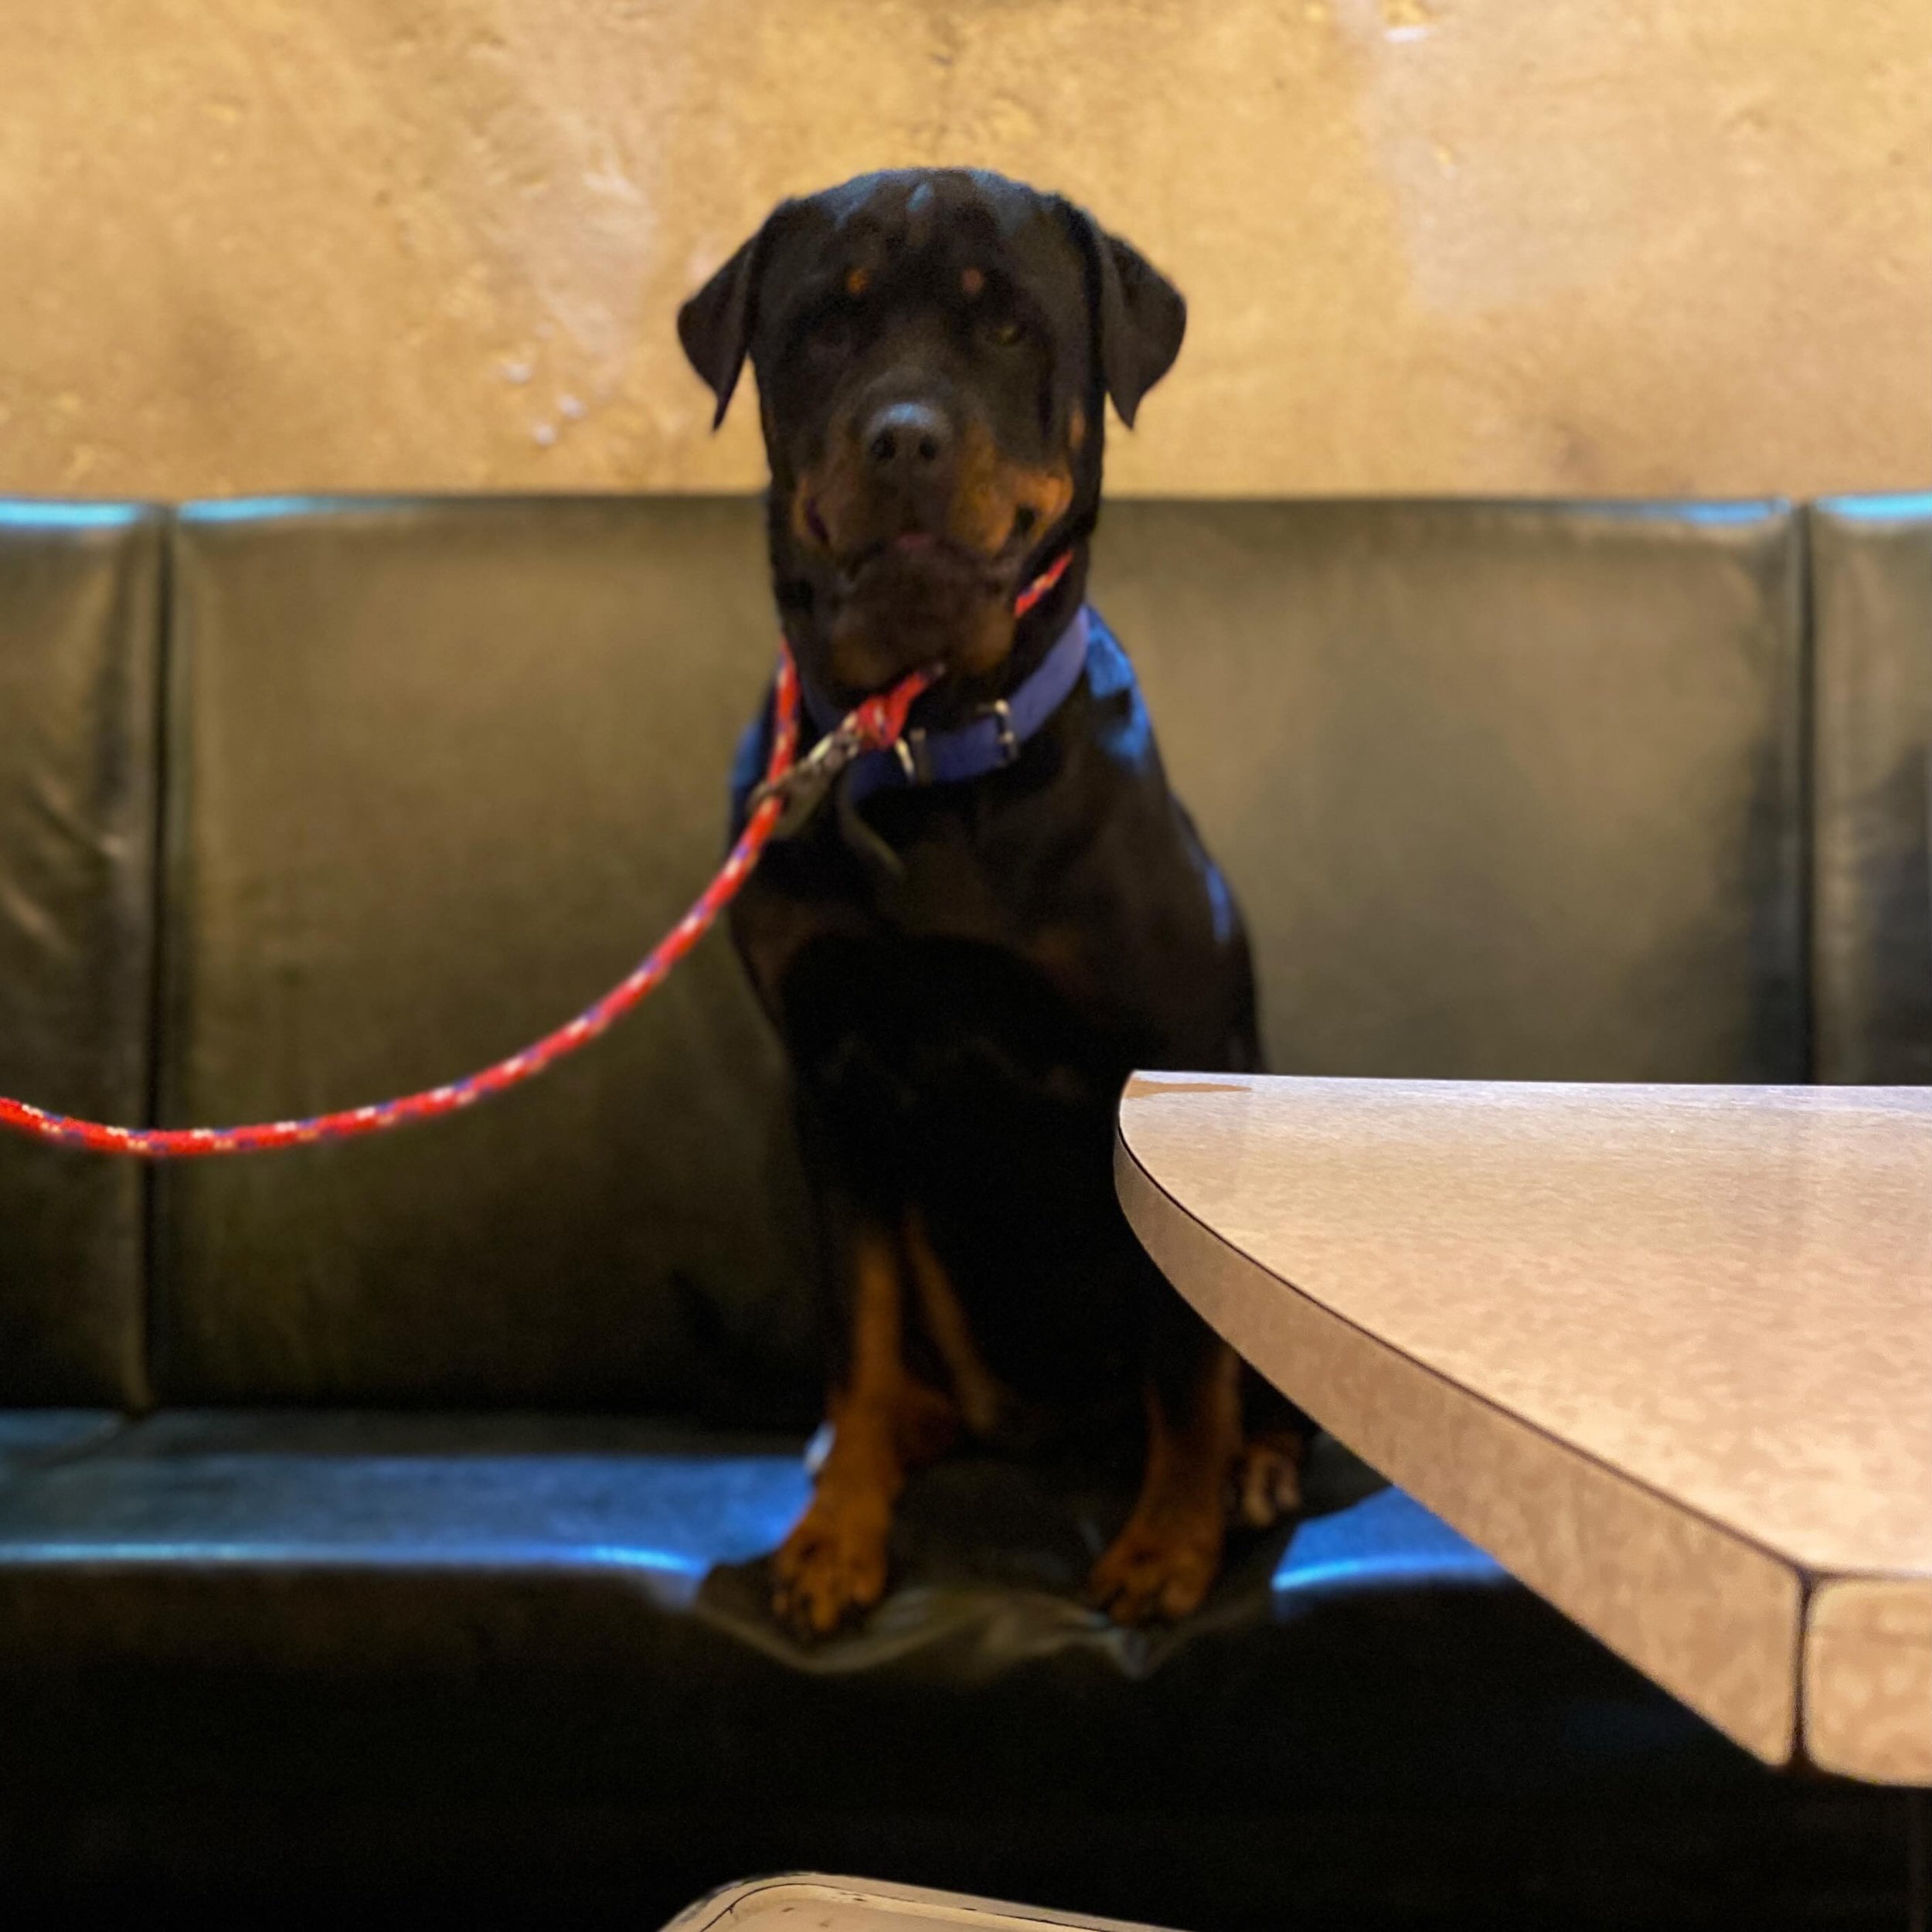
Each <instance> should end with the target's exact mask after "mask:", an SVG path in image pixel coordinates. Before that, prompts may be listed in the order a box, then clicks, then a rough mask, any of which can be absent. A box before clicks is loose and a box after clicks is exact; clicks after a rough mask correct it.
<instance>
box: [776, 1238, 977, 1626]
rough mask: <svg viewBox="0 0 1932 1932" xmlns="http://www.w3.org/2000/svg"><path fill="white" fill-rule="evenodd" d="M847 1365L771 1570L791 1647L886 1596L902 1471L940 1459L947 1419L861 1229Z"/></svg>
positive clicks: (899, 1301) (875, 1241)
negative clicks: (916, 1366) (800, 1505)
mask: <svg viewBox="0 0 1932 1932" xmlns="http://www.w3.org/2000/svg"><path fill="white" fill-rule="evenodd" d="M845 1250H846V1252H845V1257H844V1262H845V1272H846V1274H847V1277H848V1281H847V1289H848V1302H847V1308H848V1320H849V1334H848V1338H847V1342H848V1349H847V1359H846V1361H845V1368H844V1372H843V1374H842V1376H841V1378H840V1380H839V1384H838V1386H837V1387H836V1388H835V1389H834V1391H833V1393H832V1402H831V1405H830V1407H831V1422H832V1447H831V1448H830V1449H829V1450H828V1452H827V1453H826V1455H825V1461H824V1462H823V1463H822V1464H821V1465H820V1467H819V1470H818V1481H817V1484H816V1486H815V1488H814V1491H813V1494H812V1499H811V1503H810V1505H808V1507H807V1509H806V1510H805V1513H804V1515H802V1516H801V1517H800V1519H798V1523H797V1524H796V1526H794V1528H793V1529H792V1532H791V1535H790V1536H787V1538H786V1539H785V1540H784V1544H783V1546H781V1548H780V1549H779V1550H778V1553H777V1556H775V1557H774V1560H773V1568H774V1572H775V1573H776V1576H777V1590H776V1592H775V1594H774V1601H773V1607H774V1610H775V1611H776V1612H777V1615H778V1617H780V1619H781V1621H784V1623H786V1624H789V1625H790V1626H791V1628H793V1629H794V1631H798V1633H799V1634H800V1635H801V1636H808V1637H825V1636H829V1635H830V1634H832V1631H835V1630H836V1629H838V1628H839V1627H840V1625H842V1624H845V1623H847V1622H849V1621H851V1620H852V1618H853V1617H857V1616H859V1614H862V1612H864V1611H867V1610H869V1609H870V1608H871V1607H872V1605H873V1604H876V1603H877V1602H878V1601H879V1598H880V1597H883V1595H884V1594H885V1592H886V1546H887V1543H888V1540H889V1536H890V1534H891V1530H892V1515H893V1505H895V1504H896V1502H898V1500H899V1495H900V1491H901V1490H903V1488H904V1487H905V1484H906V1474H907V1472H908V1471H910V1470H912V1469H914V1468H918V1467H919V1466H920V1464H923V1463H926V1462H930V1461H932V1460H933V1459H934V1458H935V1457H937V1456H939V1455H942V1454H944V1453H945V1451H946V1449H947V1447H949V1446H950V1444H951V1442H952V1440H953V1439H954V1436H955V1435H956V1434H957V1430H958V1421H959V1418H958V1412H957V1409H956V1408H955V1407H954V1405H953V1403H951V1401H950V1400H948V1399H947V1397H946V1396H943V1395H941V1394H940V1393H939V1392H938V1391H937V1389H932V1388H930V1387H928V1386H927V1385H926V1384H925V1383H923V1382H920V1381H919V1380H918V1379H917V1378H916V1377H914V1376H913V1374H912V1373H911V1372H910V1370H909V1369H907V1368H906V1361H905V1347H904V1344H905V1318H906V1307H905V1304H906V1280H905V1275H906V1265H905V1256H904V1253H903V1250H902V1249H901V1247H900V1243H898V1241H897V1240H895V1239H894V1238H893V1236H891V1235H889V1234H888V1233H886V1231H885V1230H883V1229H882V1228H881V1227H880V1226H878V1225H877V1223H874V1222H872V1221H860V1222H859V1223H857V1224H856V1225H855V1226H853V1227H852V1230H850V1232H849V1234H848V1236H847V1238H846V1240H845Z"/></svg>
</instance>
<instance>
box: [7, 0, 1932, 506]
mask: <svg viewBox="0 0 1932 1932" xmlns="http://www.w3.org/2000/svg"><path fill="white" fill-rule="evenodd" d="M922 162H978V163H983V164H986V165H992V166H995V167H998V168H1002V169H1005V171H1007V172H1011V173H1014V174H1017V175H1021V176H1022V177H1025V178H1027V179H1032V180H1036V181H1038V182H1043V183H1046V184H1050V185H1056V186H1059V187H1061V188H1063V189H1066V191H1068V192H1070V193H1072V194H1073V195H1074V196H1076V197H1077V198H1079V199H1083V200H1084V201H1086V202H1087V203H1088V204H1089V205H1090V206H1092V207H1093V208H1094V209H1095V211H1096V212H1097V213H1098V214H1099V215H1100V216H1101V218H1102V219H1104V221H1105V222H1106V223H1108V224H1109V225H1110V226H1114V227H1117V229H1119V230H1121V232H1122V233H1125V234H1127V235H1128V236H1131V237H1132V238H1133V239H1134V240H1135V241H1136V242H1137V243H1139V244H1140V245H1141V247H1143V248H1145V250H1147V252H1148V253H1150V254H1151V256H1152V257H1154V259H1155V260H1157V261H1158V262H1159V263H1160V264H1162V265H1163V266H1164V267H1166V268H1168V270H1169V271H1170V272H1171V273H1172V274H1173V275H1174V276H1175V279H1176V280H1177V281H1179V282H1180V283H1181V284H1182V287H1184V288H1185V291H1187V294H1188V295H1189V298H1190V301H1191V304H1192V317H1193V321H1192V333H1191V335H1190V337H1189V343H1188V346H1187V348H1186V349H1185V352H1184V353H1183V355H1182V361H1181V363H1180V365H1179V368H1178V369H1176V371H1175V374H1174V376H1172V378H1170V379H1169V382H1168V385H1167V386H1166V387H1165V389H1163V390H1162V392H1160V393H1158V394H1157V395H1156V396H1155V398H1154V399H1153V400H1152V401H1151V403H1150V404H1149V406H1148V409H1147V411H1146V413H1145V415H1144V417H1143V418H1142V423H1143V427H1142V430H1141V434H1139V435H1138V436H1137V437H1122V438H1121V439H1120V440H1119V442H1118V443H1117V444H1116V445H1115V454H1114V471H1113V474H1114V481H1115V483H1116V485H1117V488H1121V489H1122V490H1137V491H1143V492H1205V493H1216V494H1220V493H1248V492H1255V493H1267V494H1274V493H1279V492H1532V493H1545V492H1591V493H1644V494H1648V493H1678V492H1698V493H1703V494H1729V493H1736V492H1766V491H1783V492H1791V493H1794V494H1809V493H1814V492H1825V491H1830V490H1838V489H1870V488H1902V487H1923V486H1925V485H1928V484H1932V0H1614V4H1613V3H1612V0H975V3H972V4H967V3H964V0H954V3H953V4H946V3H945V0H326V4H318V0H63V3H62V4H60V5H53V6H44V7H43V6H36V5H27V4H24V0H23V3H22V4H16V5H9V6H6V7H5V8H4V9H0V292H3V297H4V299H3V301H0V491H15V492H23V491H24V492H72V493H77V494H81V495H97V494H107V493H114V494H120V493H126V492H132V493H138V494H141V495H150V496H156V497H179V496H185V495H197V494H209V493H225V492H257V491H280V490H285V489H296V488H357V489H383V488H407V489H423V488H461V489H472V488H499V489H526V488H570V489H582V488H627V489H628V488H665V489H710V488H740V487H743V486H746V485H750V484H751V483H753V481H755V480H756V478H757V474H758V469H759V466H758V459H757V447H756V437H755V412H754V411H753V410H750V409H748V408H747V407H745V406H743V405H742V404H741V405H740V406H739V407H738V408H737V409H736V410H735V411H734V412H733V420H732V421H731V422H730V423H729V424H728V425H727V427H726V430H725V431H724V432H723V434H721V435H720V436H719V437H717V438H716V440H713V438H712V437H709V435H707V434H706V398H705V396H704V393H703V392H702V389H701V388H700V386H699V384H698V383H697V381H696V378H695V377H694V376H692V374H691V372H689V369H687V368H686V367H685V364H684V362H683V361H682V358H681V356H680V355H679V353H678V351H677V348H676V345H675V336H674V335H673V331H672V316H673V313H674V311H675V307H676V304H677V303H678V301H679V299H680V298H682V295H683V294H685V293H686V292H687V291H689V288H690V287H692V286H693V285H695V284H696V282H697V281H698V280H699V278H700V277H702V275H703V274H706V272H708V271H709V269H710V268H711V267H713V266H714V265H715V264H716V263H717V262H718V261H719V260H721V259H722V258H723V256H724V255H725V254H726V253H727V252H728V251H729V250H730V248H731V247H733V245H735V243H736V242H737V241H738V240H740V238H741V237H742V236H743V235H744V234H746V233H748V232H749V231H750V229H751V228H752V227H753V226H754V225H755V224H756V223H757V220H758V219H760V216H762V215H763V213H764V211H765V209H767V207H768V206H769V205H770V203H771V202H773V201H774V200H775V199H777V197H778V196H781V195H782V194H784V193H786V192H794V191H798V190H803V189H809V188H811V187H815V186H818V185H822V184H824V183H825V182H829V181H832V180H834V179H839V178H842V177H843V176H845V175H848V174H851V173H855V172H859V170H861V169H863V168H869V167H875V166H881V165H903V164H907V163H922Z"/></svg>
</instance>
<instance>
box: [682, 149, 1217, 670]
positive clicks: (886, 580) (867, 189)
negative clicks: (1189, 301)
mask: <svg viewBox="0 0 1932 1932" xmlns="http://www.w3.org/2000/svg"><path fill="white" fill-rule="evenodd" d="M1185 325H1186V308H1185V304H1183V302H1182V299H1181V297H1180V295H1179V293H1178V291H1176V290H1175V288H1174V287H1173V286H1172V284H1170V283H1169V282H1168V281H1166V279H1165V277H1162V275H1160V274H1158V273H1157V272H1156V271H1155V270H1154V269H1153V268H1152V267H1150V266H1149V264H1148V263H1147V261H1146V260H1144V259H1143V258H1142V257H1141V256H1140V255H1139V254H1138V253H1136V252H1135V250H1134V249H1132V248H1131V247H1129V246H1128V244H1127V243H1125V242H1124V241H1121V240H1117V238H1116V237H1114V236H1111V235H1108V234H1106V233H1103V232H1102V231H1101V230H1100V228H1099V227H1098V226H1097V225H1096V224H1095V223H1094V220H1093V219H1092V218H1091V217H1090V216H1088V215H1087V214H1086V213H1083V211H1082V210H1080V209H1077V208H1076V207H1074V206H1072V205H1071V204H1070V203H1069V202H1066V201H1064V200H1063V199H1060V197H1058V196H1052V195H1045V194H1041V193H1039V192H1036V190H1034V189H1030V188H1026V187H1023V186H1022V185H1019V183H1017V182H1010V181H1007V180H1005V179H1002V177H1001V176H999V175H992V174H985V173H981V172H977V171H974V172H966V171H964V170H957V169H917V170H909V171H906V172H899V173H892V174H878V175H862V176H860V177H859V179H857V180H855V181H852V182H847V183H846V184H845V185H844V186H843V187H840V188H834V189H827V190H826V191H825V192H823V193H821V194H816V195H812V196H808V197H807V198H806V199H803V200H799V201H787V202H783V203H781V205H780V206H778V207H777V209H775V210H774V212H773V213H772V214H771V216H770V218H769V219H767V221H766V223H765V224H764V226H763V227H762V228H761V229H760V230H759V231H758V233H757V234H756V235H754V236H753V237H752V238H751V240H749V241H747V243H745V244H744V246H743V247H741V248H740V250H738V251H737V253H736V254H735V255H733V257H731V259H730V260H729V261H728V262H726V264H725V265H724V266H723V267H722V268H720V269H719V270H718V272H717V274H716V275H714V276H713V277H712V278H711V280H710V281H709V282H707V283H706V284H705V286H704V287H702V289H700V290H699V291H698V293H697V294H695V295H694V296H692V298H691V299H690V300H689V301H688V302H686V303H685V305H684V307H683V308H682V310H681V311H679V316H678V332H679V337H680V338H681V339H682V342H683V344H684V347H685V353H686V354H687V355H689V357H690V358H691V360H692V363H693V364H694V365H695V366H696V369H697V370H698V372H699V375H701V376H702V377H703V378H704V379H705V380H706V383H709V385H710V386H711V389H712V391H713V394H714V395H715V396H716V398H717V416H716V419H715V420H716V421H717V422H722V421H723V418H724V413H725V410H726V406H727V404H728V403H730V400H731V393H732V391H733V389H734V388H735V387H736V384H737V380H738V376H739V373H740V371H741V370H742V369H743V366H744V361H745V358H746V356H747V355H750V359H751V362H752V366H753V369H754V371H755V372H756V373H757V383H758V393H759V402H760V416H761V418H762V420H763V423H764V437H765V449H766V453H767V456H768V457H769V458H770V464H771V498H770V523H771V546H772V565H773V571H774V579H775V581H776V583H777V593H778V601H779V605H780V608H781V611H782V613H783V615H784V625H785V631H786V634H787V638H789V639H790V641H791V647H792V649H793V651H794V653H795V654H796V655H798V659H799V662H800V663H801V665H802V667H803V668H804V671H805V672H806V674H807V675H808V676H809V677H811V679H813V680H814V682H815V683H817V684H818V685H819V686H820V687H821V689H824V690H825V691H826V692H828V694H830V695H832V696H835V697H836V698H838V699H842V700H849V699H853V698H855V697H856V696H859V694H860V693H862V692H869V691H872V690H876V689H878V688H879V686H881V685H885V684H887V683H889V682H892V681H893V679H896V678H897V677H898V676H900V675H901V674H902V673H903V672H906V671H909V670H912V669H913V668H916V667H917V666H919V665H926V664H930V663H934V662H939V663H943V664H944V665H945V666H946V667H947V669H948V671H949V672H951V673H953V674H954V678H955V679H957V682H958V683H959V685H961V687H962V688H964V689H971V687H972V686H974V685H979V686H981V687H982V688H983V687H985V685H987V684H988V682H991V681H994V680H996V679H998V675H999V674H1000V672H1002V669H1003V668H1004V667H1005V665H1006V663H1007V661H1008V659H1009V657H1010V656H1011V655H1012V653H1013V651H1014V646H1015V635H1016V627H1015V620H1014V616H1013V600H1014V598H1015V596H1016V595H1017V594H1018V593H1019V591H1020V590H1022V589H1023V588H1024V587H1025V586H1026V583H1028V582H1029V581H1030V580H1031V579H1032V577H1033V576H1034V575H1035V574H1036V573H1037V572H1038V571H1039V570H1042V569H1043V568H1044V567H1046V566H1047V565H1048V564H1049V563H1052V562H1053V560H1055V559H1056V557H1057V556H1060V554H1061V553H1063V551H1066V550H1067V549H1070V548H1077V546H1081V545H1083V543H1084V540H1085V539H1086V536H1087V533H1088V532H1089V531H1090V529H1091V528H1092V526H1093V521H1094V515H1095V512H1096V511H1097V507H1098V504H1099V500H1100V460H1101V447H1102V444H1103V441H1104V437H1103V418H1102V407H1103V403H1104V398H1105V397H1107V396H1111V397H1112V398H1113V400H1114V407H1115V408H1116V409H1117V410H1118V411H1119V413H1120V415H1121V420H1123V421H1124V422H1126V423H1129V424H1131V423H1132V422H1133V420H1134V411H1135V410H1136V408H1137V407H1138V405H1139V403H1140V400H1141V397H1142V396H1144V395H1145V393H1146V392H1147V391H1148V389H1150V388H1151V387H1152V386H1153V385H1154V384H1155V383H1157V382H1158V381H1159V380H1160V379H1161V377H1162V376H1163V375H1165V373H1166V372H1167V370H1168V367H1169V366H1171V365H1172V362H1173V360H1174V358H1175V355H1177V354H1178V353H1179V349H1180V346H1181V336H1182V331H1183V329H1184V328H1185ZM1081 561H1083V560H1082V559H1080V558H1077V560H1076V563H1077V565H1078V564H1079V563H1080V562H1081ZM1082 577H1083V573H1082V571H1081V570H1080V569H1079V568H1078V567H1076V568H1075V569H1073V570H1070V572H1069V573H1068V575H1067V577H1066V579H1064V580H1063V581H1062V583H1061V584H1060V587H1059V588H1058V590H1056V592H1055V594H1053V596H1052V597H1049V598H1048V599H1047V600H1045V601H1044V602H1043V604H1042V605H1041V607H1040V609H1039V611H1038V613H1036V618H1035V620H1034V622H1035V624H1036V626H1037V627H1038V628H1041V629H1049V628H1050V629H1057V628H1058V627H1059V625H1060V624H1061V623H1063V622H1064V621H1065V619H1066V616H1067V615H1068V614H1070V611H1071V610H1072V608H1073V604H1074V603H1075V602H1077V600H1078V598H1079V597H1080V594H1081V587H1082Z"/></svg>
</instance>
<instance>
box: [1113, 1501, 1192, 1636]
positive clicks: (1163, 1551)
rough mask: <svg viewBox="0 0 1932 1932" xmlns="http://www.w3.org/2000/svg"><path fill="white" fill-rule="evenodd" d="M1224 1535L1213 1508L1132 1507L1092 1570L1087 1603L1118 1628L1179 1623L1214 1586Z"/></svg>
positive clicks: (1171, 1505) (1172, 1505) (1170, 1505)
mask: <svg viewBox="0 0 1932 1932" xmlns="http://www.w3.org/2000/svg"><path fill="white" fill-rule="evenodd" d="M1223 1534H1224V1530H1223V1522H1222V1518H1221V1514H1220V1511H1219V1509H1218V1507H1217V1508H1216V1509H1213V1510H1206V1509H1198V1508H1193V1509H1190V1508H1185V1507H1182V1506H1180V1505H1175V1504H1169V1505H1166V1506H1165V1507H1162V1506H1159V1505H1155V1507H1152V1508H1143V1509H1136V1510H1135V1511H1134V1514H1133V1515H1131V1517H1130V1518H1129V1519H1128V1524H1127V1527H1126V1528H1125V1529H1123V1530H1122V1531H1121V1533H1120V1534H1119V1536H1116V1537H1115V1538H1114V1542H1113V1543H1112V1545H1111V1547H1110V1548H1109V1549H1107V1551H1106V1552H1105V1553H1104V1554H1103V1555H1102V1556H1101V1558H1100V1561H1099V1562H1098V1563H1096V1564H1095V1565H1094V1573H1093V1574H1092V1576H1090V1577H1089V1578H1088V1579H1087V1601H1088V1602H1089V1603H1090V1604H1092V1605H1093V1606H1094V1608H1095V1609H1096V1610H1104V1611H1106V1612H1107V1615H1108V1616H1110V1617H1112V1618H1113V1620H1114V1622H1115V1623H1117V1624H1151V1623H1159V1622H1164V1623H1179V1621H1180V1620H1181V1619H1182V1617H1189V1616H1192V1614H1193V1613H1194V1612H1195V1611H1197V1610H1198V1609H1199V1608H1200V1607H1201V1600H1202V1598H1203V1597H1206V1595H1207V1594H1208V1590H1209V1587H1211V1586H1212V1584H1213V1581H1214V1578H1215V1575H1216V1572H1217V1571H1218V1570H1219V1569H1220V1567H1221V1547H1222V1539H1223Z"/></svg>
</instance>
